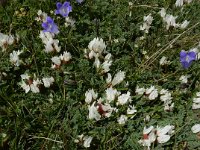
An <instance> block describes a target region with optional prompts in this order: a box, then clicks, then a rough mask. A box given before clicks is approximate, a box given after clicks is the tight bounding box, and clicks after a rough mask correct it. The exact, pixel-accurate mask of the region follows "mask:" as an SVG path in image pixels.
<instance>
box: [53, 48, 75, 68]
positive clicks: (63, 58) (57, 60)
mask: <svg viewBox="0 0 200 150" xmlns="http://www.w3.org/2000/svg"><path fill="white" fill-rule="evenodd" d="M71 58H72V56H71V53H70V52H67V51H65V52H64V53H63V54H61V55H60V56H54V57H52V58H51V60H52V62H53V64H52V66H51V68H53V69H58V68H60V66H61V65H62V64H66V63H68V62H69V61H70V60H71Z"/></svg>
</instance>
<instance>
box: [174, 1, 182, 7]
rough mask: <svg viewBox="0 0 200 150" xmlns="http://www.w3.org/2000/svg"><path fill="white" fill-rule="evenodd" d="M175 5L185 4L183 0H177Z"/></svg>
mask: <svg viewBox="0 0 200 150" xmlns="http://www.w3.org/2000/svg"><path fill="white" fill-rule="evenodd" d="M175 5H176V7H180V6H183V0H176V3H175Z"/></svg>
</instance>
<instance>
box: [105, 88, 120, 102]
mask: <svg viewBox="0 0 200 150" xmlns="http://www.w3.org/2000/svg"><path fill="white" fill-rule="evenodd" d="M117 95H118V92H117V90H116V89H113V88H112V87H110V88H107V89H106V100H108V102H109V103H110V102H111V101H113V100H114V99H115V98H116V96H117Z"/></svg>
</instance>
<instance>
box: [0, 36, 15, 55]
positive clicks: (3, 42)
mask: <svg viewBox="0 0 200 150" xmlns="http://www.w3.org/2000/svg"><path fill="white" fill-rule="evenodd" d="M14 41H15V39H14V37H13V36H12V35H6V34H3V33H0V47H1V48H2V50H3V51H5V50H6V48H7V46H8V45H12V44H13V43H14Z"/></svg>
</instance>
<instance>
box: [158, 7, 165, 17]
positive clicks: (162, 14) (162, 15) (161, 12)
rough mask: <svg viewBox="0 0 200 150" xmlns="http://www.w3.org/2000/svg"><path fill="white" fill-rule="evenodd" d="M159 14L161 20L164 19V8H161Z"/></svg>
mask: <svg viewBox="0 0 200 150" xmlns="http://www.w3.org/2000/svg"><path fill="white" fill-rule="evenodd" d="M159 13H160V16H161V17H162V18H164V17H165V16H166V10H165V8H162V9H161V11H160V12H159Z"/></svg>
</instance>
